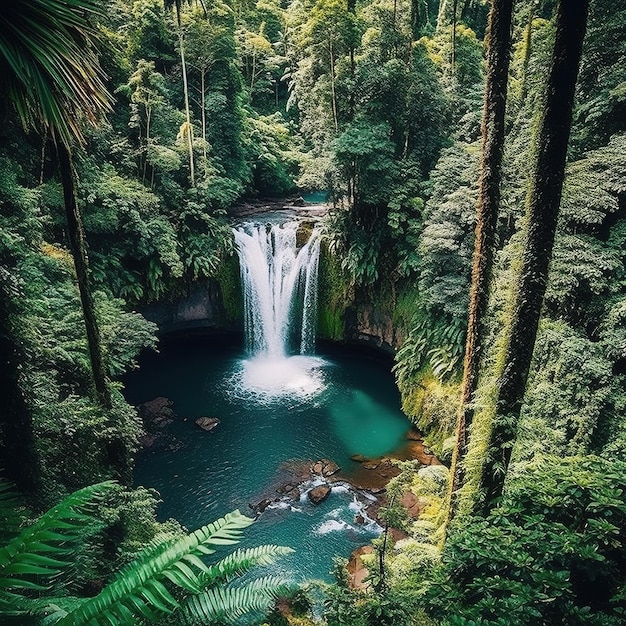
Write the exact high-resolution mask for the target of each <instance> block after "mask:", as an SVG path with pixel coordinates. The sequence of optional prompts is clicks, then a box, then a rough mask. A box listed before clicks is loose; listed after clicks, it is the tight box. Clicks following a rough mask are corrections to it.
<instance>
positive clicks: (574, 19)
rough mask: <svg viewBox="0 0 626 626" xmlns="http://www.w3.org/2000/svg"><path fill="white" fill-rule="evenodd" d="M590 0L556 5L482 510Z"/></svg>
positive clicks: (491, 493) (520, 381) (533, 298)
mask: <svg viewBox="0 0 626 626" xmlns="http://www.w3.org/2000/svg"><path fill="white" fill-rule="evenodd" d="M588 10H589V0H561V2H560V3H559V6H558V9H557V17H556V37H555V42H554V52H553V55H552V63H551V67H550V73H549V76H548V83H547V88H546V102H545V110H544V114H543V118H542V121H541V126H540V128H539V132H538V136H537V141H536V148H535V154H536V161H535V169H534V175H533V177H532V179H531V182H530V187H529V190H528V195H527V207H526V218H527V233H526V241H525V246H524V254H523V257H522V267H521V271H520V277H519V282H518V286H517V292H516V294H515V300H514V305H513V310H512V311H513V312H512V318H511V321H510V324H509V328H508V329H507V330H508V333H507V335H508V336H507V342H506V347H505V349H504V359H503V360H502V370H501V375H500V377H499V380H498V388H497V395H496V402H495V417H494V422H493V425H492V431H491V436H490V441H489V444H488V447H487V458H486V462H485V466H484V469H483V472H482V477H481V485H480V486H481V488H482V490H483V492H484V501H483V503H482V508H483V512H485V513H486V512H488V511H489V510H490V509H491V508H492V507H493V506H494V505H495V504H496V502H497V500H498V498H499V497H500V496H501V494H502V490H503V488H504V480H505V477H506V471H507V469H508V466H509V462H510V460H511V452H512V449H513V444H514V442H515V436H516V432H517V426H518V422H519V416H520V412H521V408H522V402H523V399H524V392H525V390H526V382H527V379H528V372H529V370H530V363H531V359H532V354H533V349H534V346H535V339H536V337H537V328H538V326H539V317H540V313H541V307H542V304H543V299H544V295H545V292H546V286H547V282H548V269H549V264H550V258H551V256H552V248H553V245H554V237H555V233H556V226H557V219H558V214H559V205H560V202H561V190H562V186H563V178H564V174H565V162H566V157H567V144H568V141H569V135H570V128H571V122H572V107H573V102H574V90H575V86H576V78H577V76H578V68H579V65H580V57H581V53H582V44H583V38H584V35H585V28H586V23H587V14H588Z"/></svg>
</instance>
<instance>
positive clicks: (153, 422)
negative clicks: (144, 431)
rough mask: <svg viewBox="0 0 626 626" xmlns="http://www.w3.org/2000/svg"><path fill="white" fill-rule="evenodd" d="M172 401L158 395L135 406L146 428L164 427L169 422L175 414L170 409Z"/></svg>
mask: <svg viewBox="0 0 626 626" xmlns="http://www.w3.org/2000/svg"><path fill="white" fill-rule="evenodd" d="M173 405H174V403H173V402H172V401H171V400H170V399H169V398H164V397H163V396H159V397H158V398H155V399H154V400H150V401H149V402H144V403H143V404H140V405H139V406H138V407H137V411H138V412H139V415H140V416H141V418H142V419H143V421H144V424H145V425H146V427H147V428H150V427H153V428H164V427H165V426H167V425H168V424H171V423H172V422H173V421H174V419H175V417H176V415H175V413H174V411H173V409H172V406H173Z"/></svg>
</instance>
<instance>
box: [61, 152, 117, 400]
mask: <svg viewBox="0 0 626 626" xmlns="http://www.w3.org/2000/svg"><path fill="white" fill-rule="evenodd" d="M57 152H58V156H59V168H60V171H61V182H62V185H63V200H64V202H65V214H66V219H67V232H68V237H69V240H70V248H71V250H72V257H73V258H74V266H75V268H76V279H77V282H78V290H79V292H80V303H81V306H82V309H83V317H84V319H85V329H86V331H87V345H88V346H89V359H90V361H91V371H92V374H93V382H94V389H95V392H96V397H97V400H98V402H99V403H100V405H101V406H103V407H104V408H105V409H110V408H111V395H110V391H109V386H108V384H107V375H106V368H105V365H104V359H103V358H102V345H101V343H100V330H99V328H98V322H97V320H96V313H95V308H94V303H93V298H92V296H91V287H90V285H89V263H88V261H87V248H86V245H85V231H84V228H83V220H82V216H81V214H80V210H79V208H78V204H77V202H76V186H75V176H74V168H73V166H72V157H71V154H70V151H69V149H68V148H67V147H65V146H64V145H63V144H62V143H59V145H58V146H57Z"/></svg>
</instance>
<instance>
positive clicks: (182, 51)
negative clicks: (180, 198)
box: [178, 17, 196, 187]
mask: <svg viewBox="0 0 626 626" xmlns="http://www.w3.org/2000/svg"><path fill="white" fill-rule="evenodd" d="M178 44H179V46H180V65H181V69H182V73H183V92H184V95H185V116H186V120H187V148H188V150H189V178H190V180H191V186H192V187H195V186H196V175H195V170H194V164H193V126H192V125H191V111H190V109H189V85H188V84H187V66H186V64H185V37H184V35H183V28H182V26H181V24H180V17H179V19H178Z"/></svg>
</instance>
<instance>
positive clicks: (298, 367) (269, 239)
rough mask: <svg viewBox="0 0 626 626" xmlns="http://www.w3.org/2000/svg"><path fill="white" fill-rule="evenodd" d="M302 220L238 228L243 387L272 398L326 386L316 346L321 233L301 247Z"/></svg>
mask: <svg viewBox="0 0 626 626" xmlns="http://www.w3.org/2000/svg"><path fill="white" fill-rule="evenodd" d="M298 226H299V223H298V222H288V223H286V224H273V225H271V226H270V225H258V224H245V225H243V226H241V227H239V228H237V229H236V230H235V241H236V243H237V249H238V253H239V265H240V268H241V282H242V286H243V296H244V315H245V317H244V319H245V334H246V347H247V350H248V353H249V355H250V358H249V359H248V360H247V361H245V362H244V370H243V372H242V380H241V382H242V385H243V387H244V388H245V389H247V390H250V391H253V392H255V393H257V394H261V395H262V396H263V397H269V398H273V397H276V396H284V395H298V396H310V395H312V394H315V393H316V392H318V391H320V390H321V389H322V388H323V384H322V381H321V374H320V372H319V367H320V365H321V364H323V361H322V360H321V359H316V358H312V357H308V356H297V355H310V354H311V353H312V352H313V349H314V347H315V327H316V315H317V274H318V262H319V252H320V238H319V234H318V233H317V231H316V230H313V232H312V234H311V236H310V238H309V240H308V241H307V242H306V243H305V244H304V245H303V246H302V247H301V248H299V249H298V247H297V230H298Z"/></svg>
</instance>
